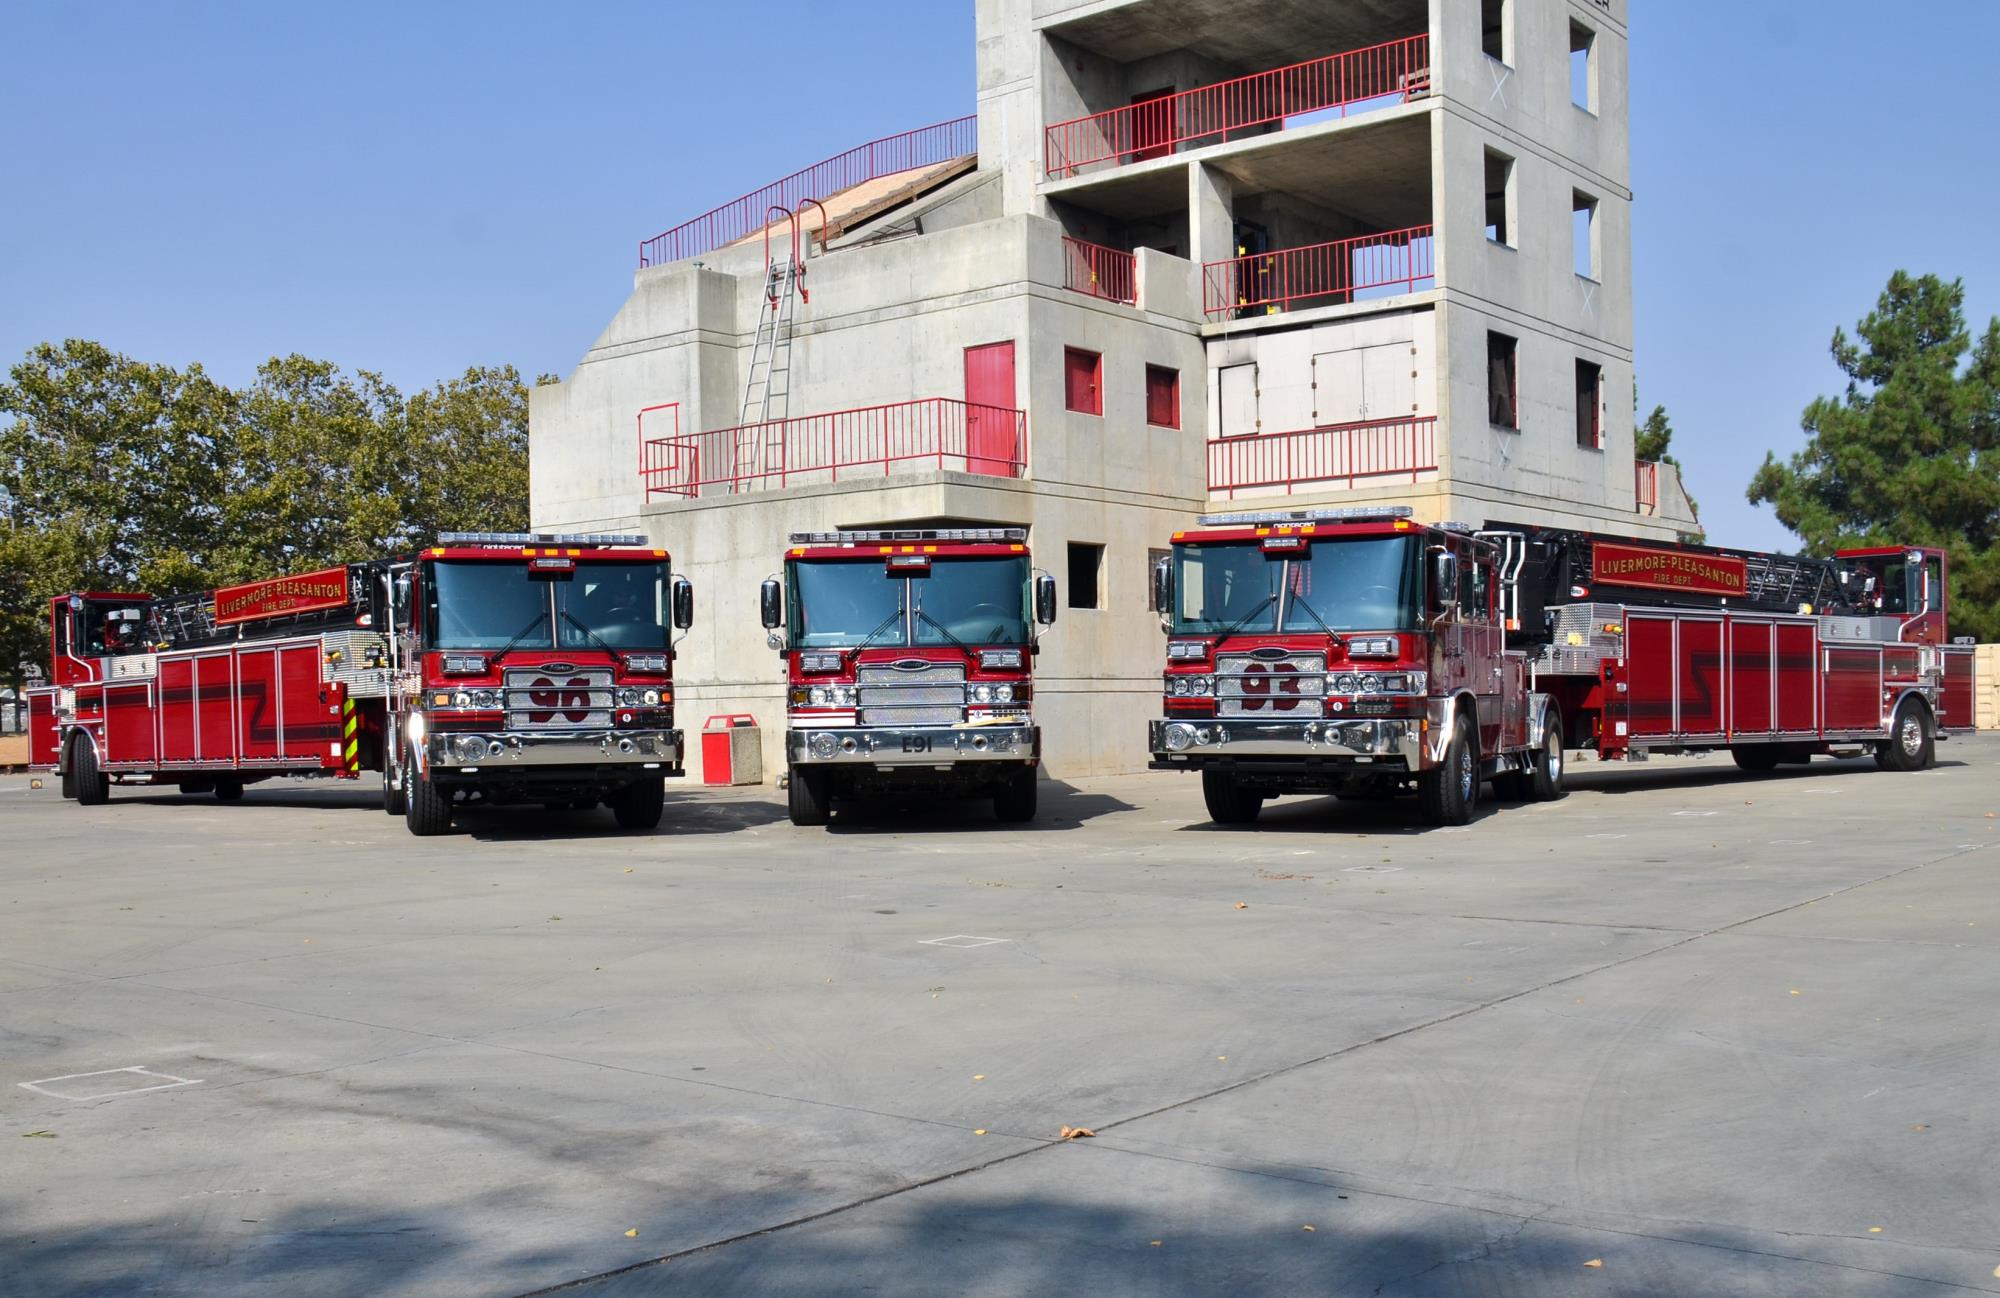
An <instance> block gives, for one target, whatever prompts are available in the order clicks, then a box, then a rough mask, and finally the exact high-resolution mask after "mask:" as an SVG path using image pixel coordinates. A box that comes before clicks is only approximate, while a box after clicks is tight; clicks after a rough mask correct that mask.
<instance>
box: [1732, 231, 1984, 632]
mask: <svg viewBox="0 0 2000 1298" xmlns="http://www.w3.org/2000/svg"><path fill="white" fill-rule="evenodd" d="M1855 332H1856V334H1857V335H1858V337H1859V341H1858V342H1857V341H1854V340H1851V339H1849V337H1848V335H1847V331H1846V330H1844V329H1836V330H1835V331H1834V335H1833V359H1834V363H1835V364H1836V365H1838V366H1839V367H1840V369H1841V372H1842V373H1844V374H1845V375H1846V376H1847V386H1846V389H1845V391H1843V392H1842V393H1841V394H1840V395H1839V396H1838V397H1820V398H1817V399H1816V400H1814V401H1813V403H1812V404H1811V405H1809V406H1807V407H1806V410H1805V415H1804V418H1803V421H1802V422H1803V426H1804V428H1805V431H1806V432H1807V433H1808V434H1809V438H1808V441H1807V443H1806V447H1805V449H1804V450H1802V451H1800V452H1798V453H1797V454H1796V455H1793V456H1792V457H1791V458H1790V460H1789V462H1788V463H1782V464H1781V463H1779V461H1778V459H1777V458H1776V457H1775V456H1772V455H1766V456H1765V459H1764V464H1763V467H1762V468H1760V469H1759V470H1758V471H1757V475H1756V476H1755V477H1754V478H1753V479H1751V482H1750V488H1749V492H1748V495H1749V499H1750V502H1751V503H1752V504H1769V505H1771V506H1772V507H1773V508H1775V509H1776V511H1777V515H1778V521H1779V522H1781V523H1783V524H1784V525H1785V526H1786V527H1789V528H1790V529H1791V530H1792V531H1794V532H1796V533H1798V535H1799V537H1800V538H1801V539H1802V540H1803V541H1804V542H1805V543H1806V546H1807V547H1808V548H1809V549H1810V550H1812V551H1813V552H1814V553H1817V554H1827V553H1831V552H1832V551H1834V550H1837V549H1843V548H1848V547H1852V546H1863V545H1933V546H1939V547H1941V548H1943V549H1945V550H1947V551H1949V553H1950V555H1951V598H1952V630H1953V632H1954V633H1955V634H1969V635H1976V636H1978V637H1979V638H1980V639H1982V640H1992V639H1996V638H2000V319H1996V320H1993V321H1990V322H1989V323H1988V324H1987V326H1986V330H1985V332H1984V333H1983V334H1981V335H1980V337H1979V339H1978V341H1977V342H1976V343H1975V342H1974V341H1973V339H1972V337H1971V334H1970V333H1969V331H1968V330H1967V327H1966V321H1965V287H1964V284H1963V282H1962V281H1957V280H1954V281H1952V282H1951V283H1946V282H1944V281H1943V280H1940V279H1939V278H1938V277H1937V276H1935V275H1923V276H1911V275H1909V274H1907V273H1906V272H1903V271H1898V272H1896V273H1895V274H1894V275H1893V276H1891V277H1890V279H1889V284H1888V287H1887V288H1886V289H1884V290H1883V293H1882V296H1881V298H1880V299H1879V300H1878V301H1877V303H1876V306H1875V310H1874V311H1872V312H1870V313H1869V314H1868V316H1867V317H1866V318H1864V319H1863V320H1862V321H1861V322H1860V324H1859V325H1858V326H1856V330H1855Z"/></svg>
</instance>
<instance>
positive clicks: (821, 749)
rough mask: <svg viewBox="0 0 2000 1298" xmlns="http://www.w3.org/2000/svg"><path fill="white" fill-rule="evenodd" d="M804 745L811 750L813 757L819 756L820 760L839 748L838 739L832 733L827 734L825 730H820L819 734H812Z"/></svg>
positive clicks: (831, 754)
mask: <svg viewBox="0 0 2000 1298" xmlns="http://www.w3.org/2000/svg"><path fill="white" fill-rule="evenodd" d="M806 746H807V747H808V748H810V749H811V750H812V755H813V756H814V757H817V758H819V759H820V760H821V761H825V760H826V759H827V758H829V757H832V756H833V755H834V753H835V752H837V751H839V748H840V744H839V741H837V740H836V739H834V737H833V736H832V735H829V734H827V733H826V732H825V731H821V732H820V733H819V734H816V735H814V736H813V737H812V739H811V741H810V742H809V743H808V744H807V745H806Z"/></svg>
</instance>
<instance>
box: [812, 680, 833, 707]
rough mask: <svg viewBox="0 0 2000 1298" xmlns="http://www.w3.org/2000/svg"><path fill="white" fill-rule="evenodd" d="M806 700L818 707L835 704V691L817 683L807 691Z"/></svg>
mask: <svg viewBox="0 0 2000 1298" xmlns="http://www.w3.org/2000/svg"><path fill="white" fill-rule="evenodd" d="M806 701H807V702H808V703H810V704H812V705H813V706H814V707H816V708H830V707H832V706H833V691H832V690H830V689H828V688H827V687H826V686H824V685H815V686H813V687H812V689H811V690H809V691H807V693H806Z"/></svg>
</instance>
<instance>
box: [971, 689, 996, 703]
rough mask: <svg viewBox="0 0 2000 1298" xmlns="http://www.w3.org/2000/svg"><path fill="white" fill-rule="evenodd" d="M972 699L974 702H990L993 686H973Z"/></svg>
mask: <svg viewBox="0 0 2000 1298" xmlns="http://www.w3.org/2000/svg"><path fill="white" fill-rule="evenodd" d="M972 701H973V702H974V703H991V702H992V701H993V687H992V686H991V685H975V686H973V687H972Z"/></svg>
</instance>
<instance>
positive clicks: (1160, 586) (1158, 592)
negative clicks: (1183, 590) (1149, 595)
mask: <svg viewBox="0 0 2000 1298" xmlns="http://www.w3.org/2000/svg"><path fill="white" fill-rule="evenodd" d="M1153 607H1154V608H1156V609H1158V610H1159V611H1160V623H1161V625H1163V626H1164V625H1166V624H1167V623H1169V622H1171V621H1172V620H1173V615H1174V568H1173V563H1172V561H1171V560H1168V559H1161V560H1159V561H1158V562H1156V563H1155V564H1154V565H1153Z"/></svg>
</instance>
